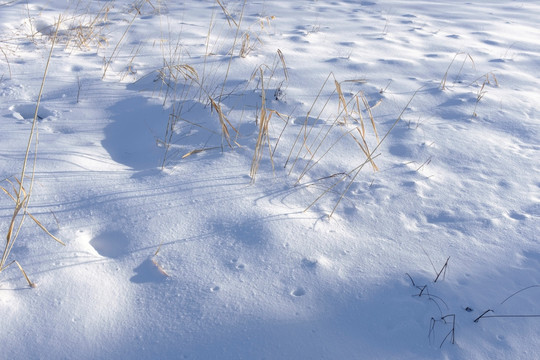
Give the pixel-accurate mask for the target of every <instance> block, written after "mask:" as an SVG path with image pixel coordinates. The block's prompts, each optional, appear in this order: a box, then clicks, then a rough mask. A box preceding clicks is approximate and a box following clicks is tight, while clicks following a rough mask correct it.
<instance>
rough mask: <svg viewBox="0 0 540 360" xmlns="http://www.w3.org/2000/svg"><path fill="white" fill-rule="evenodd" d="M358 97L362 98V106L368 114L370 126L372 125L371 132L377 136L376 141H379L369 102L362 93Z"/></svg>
mask: <svg viewBox="0 0 540 360" xmlns="http://www.w3.org/2000/svg"><path fill="white" fill-rule="evenodd" d="M360 97H361V98H362V102H363V103H364V107H365V108H366V111H367V113H368V115H369V120H370V121H371V126H372V127H373V132H374V133H375V137H376V138H377V143H380V142H381V141H380V140H379V134H378V133H377V127H376V126H375V119H374V118H373V113H372V112H371V106H369V103H368V101H367V99H366V97H365V96H364V94H360ZM378 104H379V103H377V104H376V105H375V106H377V105H378Z"/></svg>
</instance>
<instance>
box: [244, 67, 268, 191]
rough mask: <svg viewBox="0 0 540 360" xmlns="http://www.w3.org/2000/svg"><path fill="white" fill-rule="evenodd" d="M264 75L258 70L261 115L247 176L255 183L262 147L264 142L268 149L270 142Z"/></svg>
mask: <svg viewBox="0 0 540 360" xmlns="http://www.w3.org/2000/svg"><path fill="white" fill-rule="evenodd" d="M263 76H264V73H263V70H262V68H261V69H260V80H261V89H262V90H261V98H262V100H261V113H260V119H259V134H258V136H257V143H256V144H255V152H254V153H253V160H252V162H251V169H250V172H249V175H250V177H251V181H252V182H254V181H255V175H256V174H257V171H258V169H259V164H260V162H261V159H262V153H263V150H262V149H263V146H264V142H265V140H266V141H267V142H268V146H269V147H270V141H269V139H268V124H269V123H270V118H271V117H272V114H271V113H268V112H267V111H266V94H265V90H264V79H263ZM270 159H272V152H271V151H270ZM273 166H274V163H273V161H272V167H273Z"/></svg>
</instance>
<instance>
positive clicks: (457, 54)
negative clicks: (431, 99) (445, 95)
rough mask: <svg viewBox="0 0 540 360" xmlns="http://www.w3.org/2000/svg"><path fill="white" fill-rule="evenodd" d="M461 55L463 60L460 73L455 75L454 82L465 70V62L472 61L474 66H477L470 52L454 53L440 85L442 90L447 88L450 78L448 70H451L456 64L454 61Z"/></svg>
mask: <svg viewBox="0 0 540 360" xmlns="http://www.w3.org/2000/svg"><path fill="white" fill-rule="evenodd" d="M459 56H461V57H463V62H462V63H461V66H460V68H459V71H458V73H457V75H456V77H455V80H454V82H456V81H457V79H458V78H459V76H460V75H461V72H462V71H463V68H464V67H465V63H466V62H467V60H470V61H471V64H472V67H473V68H474V67H475V63H474V60H473V58H472V56H471V55H470V54H469V53H456V54H455V55H454V57H453V58H452V61H451V62H450V65H448V68H447V69H446V71H445V73H444V76H443V78H442V80H441V83H440V85H439V87H440V89H441V90H445V89H446V82H447V80H448V72H449V71H450V69H451V68H452V65H453V64H454V62H455V61H456V59H457V58H458V57H459Z"/></svg>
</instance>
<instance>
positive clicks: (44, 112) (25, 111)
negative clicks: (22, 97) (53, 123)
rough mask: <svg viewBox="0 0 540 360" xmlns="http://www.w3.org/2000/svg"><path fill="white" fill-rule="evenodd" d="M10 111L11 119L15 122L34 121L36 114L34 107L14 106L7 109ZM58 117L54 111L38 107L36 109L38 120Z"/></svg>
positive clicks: (32, 105) (30, 105) (31, 105)
mask: <svg viewBox="0 0 540 360" xmlns="http://www.w3.org/2000/svg"><path fill="white" fill-rule="evenodd" d="M9 110H11V111H12V114H13V117H14V118H15V119H17V120H21V121H22V120H28V121H32V120H33V119H34V114H35V112H36V105H34V104H28V105H14V106H11V107H10V108H9ZM57 116H58V113H57V112H56V111H51V110H49V109H47V108H46V107H43V106H40V108H39V109H38V115H37V118H38V120H52V118H55V117H57Z"/></svg>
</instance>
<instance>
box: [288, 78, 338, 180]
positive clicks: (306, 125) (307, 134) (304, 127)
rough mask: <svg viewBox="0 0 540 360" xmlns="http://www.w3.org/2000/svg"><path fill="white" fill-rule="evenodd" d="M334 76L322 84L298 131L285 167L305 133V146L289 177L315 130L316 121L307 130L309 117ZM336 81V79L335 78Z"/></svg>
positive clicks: (290, 171) (294, 162)
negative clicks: (312, 131) (310, 134)
mask: <svg viewBox="0 0 540 360" xmlns="http://www.w3.org/2000/svg"><path fill="white" fill-rule="evenodd" d="M332 76H334V74H333V73H330V74H328V76H327V77H326V79H325V80H324V83H323V84H322V86H321V88H320V89H319V92H318V93H317V96H316V97H315V100H313V103H312V104H311V107H310V109H309V110H308V112H307V114H306V119H305V121H304V124H303V125H302V127H301V129H300V131H298V135H297V136H296V138H295V139H294V142H293V144H292V146H291V150H290V152H289V155H288V156H287V160H286V161H285V166H284V167H287V165H288V164H289V161H290V160H291V157H292V154H293V152H294V149H295V148H296V146H297V144H298V140H300V137H301V136H302V133H304V137H303V138H304V142H303V145H302V146H301V147H300V149H299V150H298V153H297V155H296V157H295V160H294V161H293V164H292V166H291V169H290V170H289V175H290V174H291V173H292V171H293V169H294V167H295V165H296V162H297V160H298V158H299V156H300V153H301V151H302V147H303V146H304V145H305V142H306V140H307V137H308V136H309V133H310V132H311V130H312V129H313V127H314V126H315V123H316V121H314V122H313V124H312V126H311V127H310V129H309V132H308V130H307V127H308V120H309V117H310V115H311V112H312V111H313V109H314V108H315V104H316V103H317V102H318V100H319V98H320V97H321V94H322V92H323V90H324V88H325V87H326V84H327V83H328V80H330V78H331V77H332ZM334 79H335V78H334ZM317 120H318V117H317Z"/></svg>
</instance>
